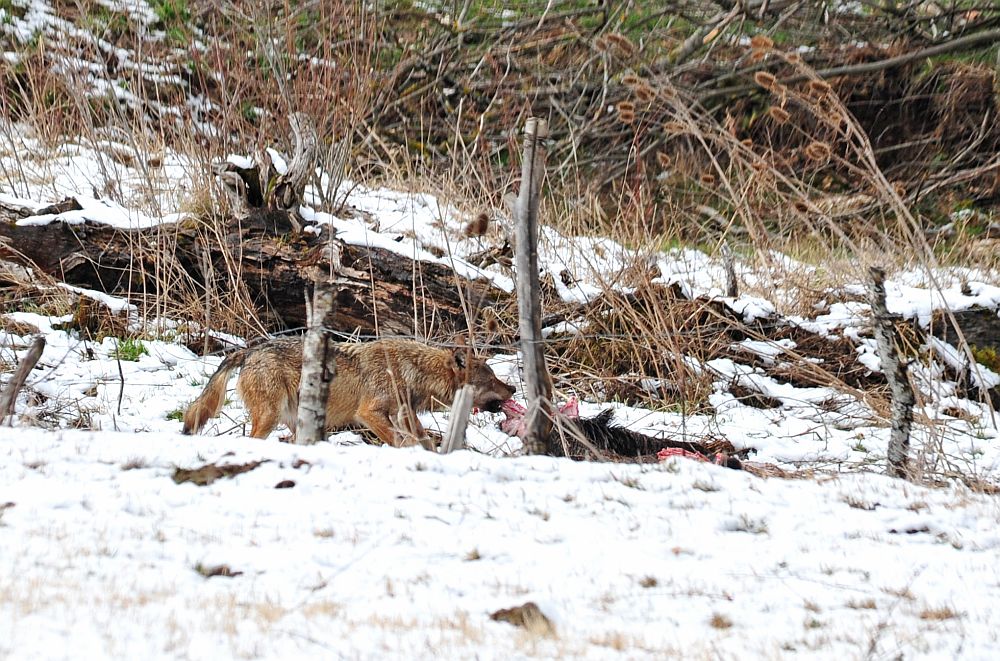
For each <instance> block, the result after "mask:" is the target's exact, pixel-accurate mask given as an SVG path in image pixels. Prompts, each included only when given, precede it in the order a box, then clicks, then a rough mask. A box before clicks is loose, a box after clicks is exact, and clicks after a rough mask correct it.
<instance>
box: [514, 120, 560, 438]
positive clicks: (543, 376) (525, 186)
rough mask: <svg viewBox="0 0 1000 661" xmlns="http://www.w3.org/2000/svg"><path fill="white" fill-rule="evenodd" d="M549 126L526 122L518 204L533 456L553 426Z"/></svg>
mask: <svg viewBox="0 0 1000 661" xmlns="http://www.w3.org/2000/svg"><path fill="white" fill-rule="evenodd" d="M547 136H548V125H547V123H546V122H545V120H543V119H538V118H535V117H531V118H529V119H528V121H527V122H526V123H525V125H524V150H523V155H522V158H521V191H520V195H518V198H517V204H516V205H515V209H516V213H515V221H516V223H517V232H516V243H517V245H516V246H515V255H514V258H515V262H514V263H515V265H516V268H517V311H518V330H519V331H520V334H521V354H522V356H523V360H524V394H525V398H526V399H527V404H528V412H527V413H526V414H525V425H526V429H527V433H526V434H525V436H524V447H525V450H526V451H527V452H528V454H543V453H545V451H546V439H547V438H548V436H549V433H550V431H551V429H552V412H551V408H552V407H551V401H552V380H551V379H550V378H549V374H548V371H547V370H546V368H545V353H544V347H543V345H542V303H541V299H540V287H539V278H538V198H539V193H540V191H541V187H542V178H543V176H544V174H545V146H544V144H543V141H544V140H545V138H546V137H547Z"/></svg>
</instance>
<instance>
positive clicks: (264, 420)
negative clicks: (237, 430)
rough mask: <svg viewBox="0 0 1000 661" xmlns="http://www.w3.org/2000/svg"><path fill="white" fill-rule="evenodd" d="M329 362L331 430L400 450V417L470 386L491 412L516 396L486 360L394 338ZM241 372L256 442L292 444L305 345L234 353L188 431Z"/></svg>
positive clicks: (279, 343)
mask: <svg viewBox="0 0 1000 661" xmlns="http://www.w3.org/2000/svg"><path fill="white" fill-rule="evenodd" d="M328 355H329V356H330V357H329V358H328V360H332V361H333V363H334V366H335V369H336V371H335V373H334V377H333V380H332V381H331V382H330V394H329V397H328V399H327V402H326V426H327V428H328V429H330V430H334V429H343V428H347V427H351V426H355V425H362V426H364V427H367V428H368V429H370V430H371V431H372V432H374V433H375V435H376V436H378V438H379V439H380V440H381V441H382V442H383V443H387V444H390V445H396V446H398V445H400V444H401V443H402V440H403V439H400V438H397V434H396V433H395V424H396V423H397V422H398V421H399V420H401V419H402V416H405V414H407V413H413V414H416V413H419V412H422V411H429V410H431V409H433V408H437V407H439V406H440V405H442V404H448V403H451V401H452V399H453V398H454V396H455V392H456V391H458V390H459V389H460V388H461V387H462V386H463V385H465V384H469V385H471V386H472V387H473V400H472V405H473V406H474V407H476V408H480V409H483V410H486V411H491V412H493V413H499V412H500V406H501V404H502V403H503V402H504V401H506V400H508V399H510V397H511V396H512V395H513V394H514V388H512V387H511V386H509V385H507V384H506V383H504V382H503V381H501V380H500V379H498V378H497V376H496V374H494V373H493V370H492V369H490V367H489V366H488V365H487V364H486V361H484V360H483V359H481V358H477V357H474V356H472V355H470V352H469V351H468V349H466V348H465V347H459V348H457V349H455V350H450V349H441V348H436V347H431V346H428V345H426V344H423V343H421V342H417V341H414V340H404V339H395V338H388V339H382V340H375V341H373V342H363V343H348V342H339V343H331V344H330V347H329V353H328ZM238 368H242V369H241V370H240V375H239V379H238V381H237V384H236V392H237V393H238V394H239V396H240V398H242V399H243V402H244V403H245V404H246V407H247V410H248V411H249V413H250V421H251V428H250V435H251V436H252V437H254V438H264V437H266V436H267V435H268V434H270V433H271V432H272V431H274V428H275V427H277V426H278V424H279V423H284V424H285V425H286V426H287V427H288V429H289V430H290V431H291V432H292V435H293V437H294V434H295V421H296V416H297V412H298V405H299V378H300V376H301V372H302V338H280V339H273V340H269V341H267V342H264V343H262V344H260V345H257V346H255V347H253V348H248V349H241V350H238V351H234V352H233V353H231V354H229V356H227V357H226V359H225V360H223V361H222V364H221V365H219V367H218V369H217V370H216V371H215V373H214V374H213V375H212V377H211V378H210V379H209V381H208V384H207V385H206V386H205V390H204V391H203V392H202V393H201V395H199V396H198V398H197V399H195V400H194V401H193V402H192V403H191V405H190V406H189V407H188V409H187V411H186V412H185V413H184V429H183V432H184V433H185V434H194V433H197V432H199V431H200V430H201V428H202V427H204V425H205V423H206V422H207V421H208V419H209V418H212V417H214V416H216V415H218V413H219V410H220V409H221V408H222V404H223V399H224V397H225V393H226V385H227V383H228V382H229V377H230V375H231V374H232V372H233V371H234V370H236V369H238ZM411 417H412V416H411ZM411 431H419V432H420V433H422V430H411ZM418 435H419V434H418Z"/></svg>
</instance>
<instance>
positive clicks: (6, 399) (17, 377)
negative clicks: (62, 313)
mask: <svg viewBox="0 0 1000 661" xmlns="http://www.w3.org/2000/svg"><path fill="white" fill-rule="evenodd" d="M44 349H45V338H44V337H36V338H35V341H34V342H32V343H31V348H30V349H28V353H26V354H24V358H22V359H21V362H20V363H18V365H17V371H15V372H14V376H12V377H10V381H8V382H7V387H6V388H4V391H3V395H2V396H0V423H2V422H3V421H4V418H6V417H7V416H8V415H13V413H14V402H15V401H17V393H18V392H19V391H20V390H21V387H22V386H23V385H24V382H25V381H27V380H28V375H29V374H31V370H33V369H35V363H37V362H38V359H39V358H41V357H42V351H43V350H44Z"/></svg>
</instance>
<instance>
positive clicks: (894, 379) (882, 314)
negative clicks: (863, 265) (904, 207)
mask: <svg viewBox="0 0 1000 661" xmlns="http://www.w3.org/2000/svg"><path fill="white" fill-rule="evenodd" d="M869 272H870V274H871V278H872V280H871V286H870V292H869V293H870V297H871V305H872V317H873V321H874V323H875V342H876V343H877V345H878V353H879V359H880V360H881V361H882V373H883V374H885V378H886V379H887V380H888V381H889V390H890V392H891V394H892V402H891V413H890V415H891V418H892V421H891V422H892V430H891V431H890V433H889V449H888V451H887V452H886V456H887V458H888V460H889V475H891V476H893V477H902V478H909V477H910V466H909V456H908V454H909V448H910V427H911V426H912V424H913V404H914V397H913V388H911V387H910V380H909V378H908V377H907V375H906V365H904V364H903V362H902V361H901V360H900V358H899V354H898V353H897V352H896V325H895V324H894V323H893V320H894V318H895V317H894V316H893V315H890V314H889V308H888V307H887V306H886V302H885V271H884V270H882V269H880V268H878V267H877V266H873V267H871V268H870V269H869Z"/></svg>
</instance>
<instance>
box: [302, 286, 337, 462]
mask: <svg viewBox="0 0 1000 661" xmlns="http://www.w3.org/2000/svg"><path fill="white" fill-rule="evenodd" d="M333 298H334V297H333V288H332V287H331V286H330V284H329V283H327V282H317V283H316V288H315V290H314V292H313V299H312V305H310V306H308V307H309V308H310V310H309V312H310V314H309V330H308V331H306V336H305V339H304V340H303V342H302V378H301V379H299V410H298V414H297V418H298V420H297V422H296V424H295V442H296V443H298V444H300V445H308V444H312V443H318V442H319V441H321V440H322V439H323V438H324V434H325V432H326V400H327V397H328V396H329V394H330V382H331V381H333V379H334V377H335V376H337V361H336V360H330V355H329V349H330V335H329V334H328V333H327V332H326V323H327V321H328V320H329V317H330V315H331V313H332V312H333Z"/></svg>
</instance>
